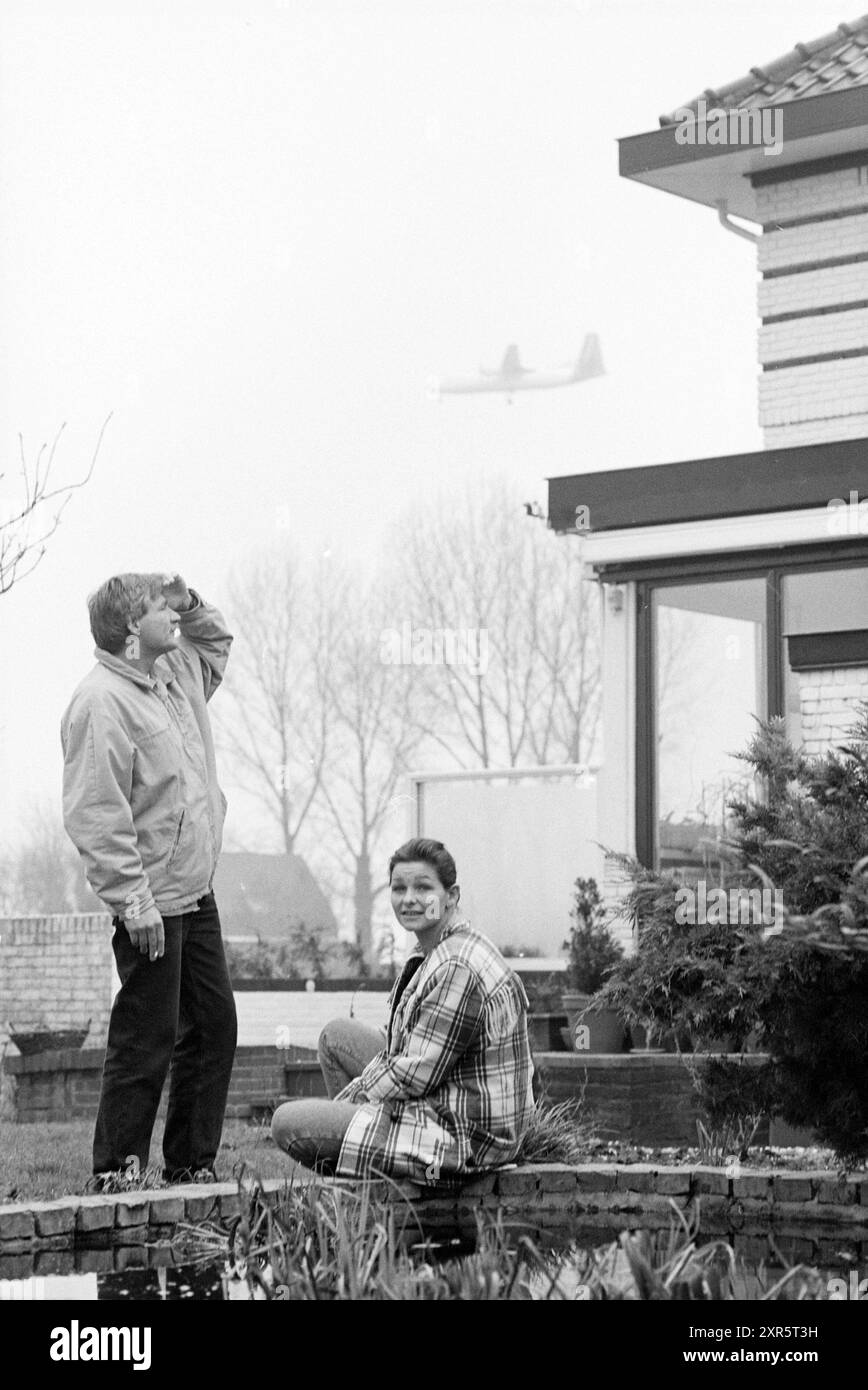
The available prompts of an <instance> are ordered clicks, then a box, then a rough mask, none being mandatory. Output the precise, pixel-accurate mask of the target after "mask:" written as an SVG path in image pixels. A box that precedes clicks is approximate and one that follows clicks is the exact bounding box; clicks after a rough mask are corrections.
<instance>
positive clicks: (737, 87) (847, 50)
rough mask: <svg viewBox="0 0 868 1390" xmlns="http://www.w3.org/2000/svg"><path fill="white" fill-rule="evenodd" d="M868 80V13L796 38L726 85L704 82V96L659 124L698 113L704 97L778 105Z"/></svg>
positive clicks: (733, 104) (735, 104)
mask: <svg viewBox="0 0 868 1390" xmlns="http://www.w3.org/2000/svg"><path fill="white" fill-rule="evenodd" d="M866 85H868V15H862V17H861V19H854V20H851V21H850V23H849V24H839V25H838V28H837V29H836V30H835V31H834V33H832V34H825V35H824V36H823V38H821V39H814V41H813V43H797V44H796V46H795V48H792V49H790V51H789V53H785V54H784V55H783V57H782V58H775V59H774V60H773V62H771V63H765V64H764V65H763V66H762V67H755V68H751V70H750V72H749V73H748V74H747V75H746V76H745V77H738V78H736V80H735V81H734V82H729V83H727V85H726V86H725V87H717V88H712V87H706V89H705V91H704V92H703V93H702V94H701V96H698V97H694V98H693V100H692V101H688V102H685V103H684V106H682V107H679V108H678V111H676V112H673V113H672V114H671V115H666V116H661V117H660V124H661V126H667V125H675V124H677V123H678V122H679V121H681V120H682V119H683V118H684V111H685V109H690V110H692V111H693V112H694V113H695V112H696V110H697V107H698V105H699V102H700V101H705V103H706V105H707V106H717V107H724V108H725V109H727V110H734V109H736V108H738V109H740V110H742V109H744V108H750V107H752V106H780V105H782V104H783V103H784V102H790V101H801V100H802V98H803V97H816V96H821V95H823V94H824V93H826V92H840V91H846V90H849V89H850V88H852V87H864V86H866Z"/></svg>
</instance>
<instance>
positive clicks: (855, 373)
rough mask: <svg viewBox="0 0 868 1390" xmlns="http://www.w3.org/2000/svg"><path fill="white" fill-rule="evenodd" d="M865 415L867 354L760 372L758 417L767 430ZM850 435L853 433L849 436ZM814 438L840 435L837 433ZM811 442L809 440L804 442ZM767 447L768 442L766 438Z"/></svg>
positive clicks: (867, 394)
mask: <svg viewBox="0 0 868 1390" xmlns="http://www.w3.org/2000/svg"><path fill="white" fill-rule="evenodd" d="M865 414H868V357H845V358H842V359H840V360H838V361H834V362H809V363H805V364H803V365H802V366H800V367H782V368H781V369H780V370H779V371H775V372H763V374H762V376H761V377H760V383H759V419H760V424H761V425H762V426H763V427H764V428H766V429H768V428H770V427H772V426H776V425H794V424H800V423H804V422H806V421H811V420H817V421H823V420H831V419H834V420H836V421H840V420H841V419H842V418H845V417H846V416H848V415H865ZM851 437H852V436H851ZM817 438H818V439H820V438H826V439H827V438H833V439H839V438H841V435H840V434H833V435H828V434H825V435H820V434H819V433H818V435H817ZM803 442H804V443H806V444H809V443H811V440H810V439H805V440H804V441H803ZM766 446H767V447H768V446H769V441H768V440H767V441H766Z"/></svg>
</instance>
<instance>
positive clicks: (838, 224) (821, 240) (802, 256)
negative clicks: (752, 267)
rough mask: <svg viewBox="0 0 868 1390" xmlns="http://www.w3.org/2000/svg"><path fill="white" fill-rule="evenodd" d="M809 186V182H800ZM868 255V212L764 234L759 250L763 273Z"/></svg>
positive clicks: (803, 180) (758, 256)
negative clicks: (842, 257)
mask: <svg viewBox="0 0 868 1390" xmlns="http://www.w3.org/2000/svg"><path fill="white" fill-rule="evenodd" d="M799 182H800V183H807V182H808V180H807V179H800V180H799ZM866 252H868V213H864V212H863V213H855V214H854V215H853V216H852V217H836V218H833V219H832V220H831V221H829V222H808V223H806V224H805V226H802V227H784V228H783V229H782V230H781V231H774V232H764V233H763V235H762V238H761V240H760V242H759V244H758V247H757V263H758V266H759V269H760V270H761V271H768V270H780V269H783V268H784V267H785V266H786V267H789V266H798V265H809V264H810V263H811V262H812V261H828V260H832V259H833V258H834V257H836V256H858V255H864V254H865V253H866Z"/></svg>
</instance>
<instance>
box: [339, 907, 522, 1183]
mask: <svg viewBox="0 0 868 1390" xmlns="http://www.w3.org/2000/svg"><path fill="white" fill-rule="evenodd" d="M527 1008H528V1002H527V995H526V994H525V992H524V986H523V985H522V983H521V980H520V979H519V978H518V976H517V975H516V974H514V972H513V971H512V970H510V969H509V967H508V966H507V964H506V962H505V961H504V959H503V957H502V956H501V954H500V952H499V951H498V950H497V948H496V947H495V946H494V945H493V944H492V942H491V941H489V940H488V937H486V936H483V935H482V934H481V933H480V932H477V931H473V929H472V928H471V926H470V924H469V923H468V922H466V921H458V922H455V923H453V924H452V925H451V926H450V927H448V928H447V929H446V931H445V932H444V933H443V935H442V936H441V938H440V940H439V941H438V943H437V945H436V946H435V947H434V950H433V951H431V953H430V954H429V955H428V956H424V955H423V954H422V952H421V951H417V952H414V954H413V955H412V956H410V957H409V959H408V961H407V963H406V965H405V966H404V969H403V971H402V973H401V975H400V977H399V978H398V980H396V982H395V985H394V986H393V988H392V993H391V994H390V996H389V1010H390V1014H389V1027H388V1033H387V1039H386V1047H385V1050H384V1051H383V1052H380V1053H378V1054H377V1056H376V1057H374V1058H373V1060H372V1061H370V1062H369V1063H368V1065H367V1066H366V1067H365V1069H364V1071H363V1072H362V1074H361V1076H358V1077H356V1078H355V1080H353V1081H351V1082H350V1083H349V1085H348V1086H345V1087H344V1089H343V1090H342V1091H341V1092H340V1094H339V1095H338V1096H336V1097H335V1099H336V1100H348V1101H351V1102H353V1103H355V1104H357V1105H358V1113H357V1114H356V1115H354V1116H353V1118H352V1120H351V1121H350V1124H349V1127H348V1129H347V1131H346V1134H345V1135H344V1141H343V1144H342V1146H341V1152H340V1158H339V1160H338V1167H337V1172H338V1174H339V1175H340V1176H341V1177H350V1178H353V1177H362V1176H372V1175H374V1174H375V1173H376V1172H381V1173H388V1174H389V1175H390V1176H392V1177H398V1178H401V1177H403V1178H412V1179H414V1180H415V1181H416V1182H437V1181H438V1180H439V1179H440V1178H441V1177H442V1178H448V1177H449V1176H451V1175H453V1174H458V1173H462V1174H472V1173H474V1172H478V1171H479V1170H481V1169H485V1168H492V1167H496V1166H497V1165H498V1164H500V1163H508V1162H509V1161H510V1160H511V1159H513V1158H515V1156H516V1154H517V1152H518V1148H519V1145H520V1142H521V1139H522V1136H523V1134H524V1131H525V1130H526V1128H527V1126H528V1123H529V1121H530V1116H531V1111H532V1110H533V1094H532V1089H531V1080H532V1076H533V1062H532V1060H531V1053H530V1045H529V1042H528V1036H527Z"/></svg>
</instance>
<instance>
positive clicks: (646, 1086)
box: [534, 1052, 769, 1148]
mask: <svg viewBox="0 0 868 1390" xmlns="http://www.w3.org/2000/svg"><path fill="white" fill-rule="evenodd" d="M765 1060H766V1058H765V1056H764V1055H763V1054H762V1053H753V1054H751V1055H750V1056H749V1057H747V1058H746V1062H747V1064H748V1065H750V1066H757V1065H759V1064H760V1063H761V1062H765ZM534 1062H535V1064H536V1069H537V1074H538V1078H539V1085H540V1089H541V1093H542V1095H543V1096H544V1097H545V1098H546V1099H547V1100H549V1101H551V1102H552V1103H554V1102H556V1101H561V1100H573V1099H576V1098H577V1097H579V1096H581V1097H583V1103H584V1109H585V1111H586V1113H587V1115H588V1117H589V1119H591V1120H592V1121H593V1122H594V1124H595V1126H596V1128H597V1132H598V1134H599V1136H600V1138H602V1139H614V1140H619V1139H623V1140H627V1141H628V1142H629V1143H632V1144H638V1145H646V1146H648V1147H658V1148H666V1147H670V1146H671V1147H679V1146H683V1145H689V1144H695V1143H696V1122H697V1120H699V1119H701V1118H702V1112H701V1110H700V1108H699V1105H698V1103H697V1096H696V1092H695V1090H694V1088H693V1083H692V1081H691V1078H690V1074H689V1072H688V1070H687V1068H686V1067H685V1065H684V1063H683V1062H682V1060H681V1058H680V1057H679V1056H678V1055H677V1054H676V1053H668V1052H667V1053H642V1052H625V1053H618V1054H614V1053H612V1054H609V1053H598V1054H594V1053H590V1052H585V1053H581V1052H538V1053H536V1055H535V1057H534ZM768 1134H769V1130H768V1124H767V1123H765V1124H764V1125H763V1126H762V1128H761V1129H760V1131H759V1133H758V1134H757V1136H756V1140H755V1142H756V1143H757V1144H764V1143H767V1142H768Z"/></svg>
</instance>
